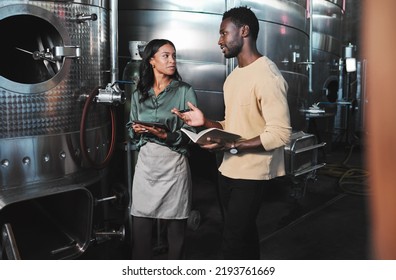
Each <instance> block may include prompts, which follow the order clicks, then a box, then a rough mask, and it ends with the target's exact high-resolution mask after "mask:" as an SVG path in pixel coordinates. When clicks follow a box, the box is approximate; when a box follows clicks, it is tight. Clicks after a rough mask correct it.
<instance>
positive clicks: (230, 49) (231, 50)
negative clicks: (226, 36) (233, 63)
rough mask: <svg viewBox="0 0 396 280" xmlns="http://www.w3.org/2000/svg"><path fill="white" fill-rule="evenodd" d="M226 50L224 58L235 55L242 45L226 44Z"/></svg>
mask: <svg viewBox="0 0 396 280" xmlns="http://www.w3.org/2000/svg"><path fill="white" fill-rule="evenodd" d="M226 48H227V49H228V52H225V53H224V57H225V58H233V57H236V56H237V55H238V54H239V53H240V52H241V50H242V45H233V46H231V47H228V46H226Z"/></svg>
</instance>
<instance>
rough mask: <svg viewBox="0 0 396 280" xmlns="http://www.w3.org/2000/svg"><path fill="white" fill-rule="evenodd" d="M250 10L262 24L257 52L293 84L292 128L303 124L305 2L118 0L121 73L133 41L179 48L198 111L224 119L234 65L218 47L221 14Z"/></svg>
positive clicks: (290, 97)
mask: <svg viewBox="0 0 396 280" xmlns="http://www.w3.org/2000/svg"><path fill="white" fill-rule="evenodd" d="M239 5H247V6H249V7H251V8H252V10H253V11H254V12H255V13H256V15H257V16H258V18H259V21H260V34H259V40H258V47H259V50H260V51H261V52H262V53H263V54H264V55H267V56H268V57H270V58H271V59H272V60H274V62H275V63H276V64H277V65H278V66H279V68H280V70H281V71H282V74H283V75H284V76H285V78H286V80H287V81H288V83H289V94H288V100H289V106H290V112H291V115H292V124H293V128H294V129H296V130H299V129H301V128H302V126H303V119H302V117H301V116H300V114H299V113H298V108H300V107H301V106H303V105H304V102H305V101H306V98H307V97H306V95H307V88H308V71H307V69H306V65H305V64H304V62H305V61H307V59H308V47H309V34H308V24H307V20H306V16H305V15H306V1H303V0H296V1H280V0H269V1H220V0H218V1H216V0H215V1H213V0H203V1H193V0H187V1H180V0H179V1H178V0H171V1H160V0H149V1H147V0H141V1H128V0H121V1H119V34H120V40H119V56H120V68H121V69H122V67H125V65H126V63H127V61H128V60H129V53H128V42H129V41H150V40H151V39H154V38H166V39H170V40H171V41H173V42H174V43H175V46H176V49H177V55H178V68H179V72H180V73H181V75H182V77H183V80H185V81H186V82H188V83H190V84H192V86H193V87H194V88H195V90H196V92H197V95H198V102H199V106H200V107H201V108H202V110H203V111H204V112H205V114H206V115H207V117H208V118H211V119H222V118H223V116H224V104H223V96H222V90H223V82H224V80H225V78H226V76H227V75H228V73H230V71H231V70H232V69H233V68H234V67H235V66H236V65H235V62H234V61H226V60H225V58H224V57H223V54H222V53H221V51H220V49H219V46H218V45H217V41H218V37H219V25H220V23H221V18H222V15H223V13H224V12H225V11H226V10H227V9H229V8H231V7H233V6H239Z"/></svg>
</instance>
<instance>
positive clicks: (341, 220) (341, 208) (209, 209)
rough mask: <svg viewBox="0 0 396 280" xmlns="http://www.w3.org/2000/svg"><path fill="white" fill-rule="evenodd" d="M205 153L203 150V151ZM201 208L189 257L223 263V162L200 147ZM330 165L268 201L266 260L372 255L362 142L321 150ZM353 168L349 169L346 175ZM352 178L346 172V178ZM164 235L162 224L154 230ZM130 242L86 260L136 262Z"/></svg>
mask: <svg viewBox="0 0 396 280" xmlns="http://www.w3.org/2000/svg"><path fill="white" fill-rule="evenodd" d="M197 153H198V155H197ZM192 157H195V158H200V159H201V162H196V161H194V162H192V164H191V168H192V170H193V182H194V186H193V209H194V214H197V213H199V218H198V216H196V218H195V219H191V220H190V224H189V228H188V231H187V236H186V248H185V249H186V256H185V258H186V259H188V260H216V259H222V255H221V230H222V215H221V211H220V207H219V203H218V200H217V186H216V179H217V174H216V166H215V165H216V159H215V156H214V155H213V154H210V153H203V152H202V151H200V150H199V149H198V150H195V151H193V154H192ZM319 160H320V161H325V162H326V163H327V165H326V166H325V167H323V168H321V169H319V170H318V172H317V176H316V180H314V181H312V180H309V181H308V183H307V184H306V188H305V193H304V192H303V190H304V188H303V186H304V184H303V183H299V184H296V183H293V181H292V180H291V179H290V178H280V179H278V180H276V181H275V183H274V186H273V188H272V189H270V190H269V191H268V192H267V193H266V195H265V197H264V199H263V202H262V206H261V209H260V213H259V216H258V219H257V225H258V230H259V235H260V250H261V259H265V260H366V259H371V256H370V239H369V234H370V220H369V215H368V214H369V213H368V198H369V195H368V190H367V183H366V179H367V176H366V175H367V174H366V171H365V170H364V153H363V149H362V148H360V147H354V146H348V145H344V144H341V145H338V146H333V147H332V149H331V151H330V152H329V151H326V153H320V156H319ZM347 171H348V172H349V173H346V172H347ZM345 174H346V175H347V176H346V175H345ZM153 231H154V232H158V231H157V228H153ZM159 232H161V234H160V235H159V236H158V237H155V239H154V240H153V250H154V258H155V259H166V237H165V236H164V234H163V233H162V230H161V227H160V230H159ZM129 258H130V248H129V245H128V242H119V243H117V244H116V245H114V243H104V244H101V245H100V246H99V247H96V248H95V247H93V248H89V249H88V250H87V252H85V254H83V256H82V257H81V259H129Z"/></svg>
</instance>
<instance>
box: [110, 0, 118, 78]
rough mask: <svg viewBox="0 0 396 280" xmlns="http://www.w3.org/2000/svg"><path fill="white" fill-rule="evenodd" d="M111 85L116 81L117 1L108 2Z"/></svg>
mask: <svg viewBox="0 0 396 280" xmlns="http://www.w3.org/2000/svg"><path fill="white" fill-rule="evenodd" d="M110 64H111V66H110V67H111V68H110V72H111V84H114V83H115V82H116V81H117V80H118V0H110Z"/></svg>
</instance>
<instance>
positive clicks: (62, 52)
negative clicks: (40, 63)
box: [16, 46, 81, 63]
mask: <svg viewBox="0 0 396 280" xmlns="http://www.w3.org/2000/svg"><path fill="white" fill-rule="evenodd" d="M16 49H17V50H20V51H22V52H25V53H28V54H31V55H32V57H33V59H34V60H40V59H41V60H47V61H50V62H52V63H56V62H57V61H60V60H62V58H63V57H68V58H79V57H81V48H80V47H78V46H63V47H62V46H56V47H53V48H52V49H49V48H47V49H46V50H43V51H34V52H31V51H28V50H25V49H22V48H18V47H16Z"/></svg>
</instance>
